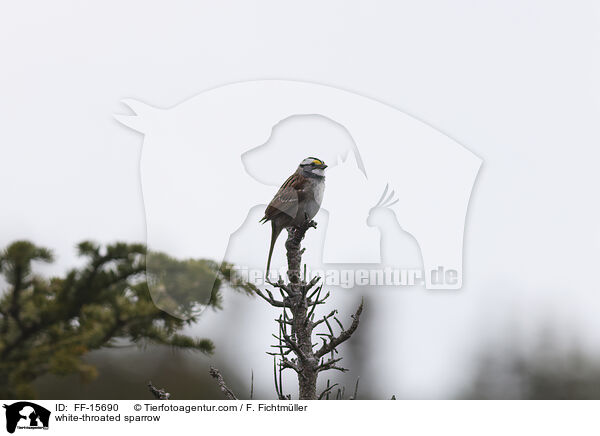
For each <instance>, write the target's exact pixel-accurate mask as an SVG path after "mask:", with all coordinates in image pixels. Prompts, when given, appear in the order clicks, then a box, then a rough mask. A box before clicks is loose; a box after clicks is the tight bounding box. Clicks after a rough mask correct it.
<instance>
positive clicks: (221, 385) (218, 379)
mask: <svg viewBox="0 0 600 436" xmlns="http://www.w3.org/2000/svg"><path fill="white" fill-rule="evenodd" d="M208 373H209V374H210V376H211V377H212V378H214V379H215V380H216V382H217V384H218V385H219V389H220V390H221V392H223V395H225V397H226V398H227V399H228V400H237V397H236V396H235V394H234V393H233V391H232V390H231V389H229V388H228V387H227V385H226V384H225V380H223V376H222V375H221V372H220V371H219V370H218V369H217V368H215V367H214V366H211V367H210V369H209V370H208Z"/></svg>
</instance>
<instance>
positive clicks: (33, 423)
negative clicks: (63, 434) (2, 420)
mask: <svg viewBox="0 0 600 436" xmlns="http://www.w3.org/2000/svg"><path fill="white" fill-rule="evenodd" d="M3 407H4V408H5V409H6V431H7V432H9V433H14V432H15V430H16V429H18V430H40V429H43V430H47V429H48V426H49V424H50V411H49V410H48V409H46V408H44V407H42V406H40V405H38V404H35V403H31V402H29V401H19V402H18V403H13V404H10V405H7V404H4V406H3Z"/></svg>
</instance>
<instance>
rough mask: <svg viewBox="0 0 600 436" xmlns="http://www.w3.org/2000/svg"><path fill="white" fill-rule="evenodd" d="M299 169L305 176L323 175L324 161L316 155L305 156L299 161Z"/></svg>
mask: <svg viewBox="0 0 600 436" xmlns="http://www.w3.org/2000/svg"><path fill="white" fill-rule="evenodd" d="M299 168H300V170H301V171H302V173H303V174H304V175H305V176H307V177H325V168H327V165H325V162H323V161H322V160H321V159H318V158H316V157H307V158H306V159H304V160H303V161H302V162H300V167H299Z"/></svg>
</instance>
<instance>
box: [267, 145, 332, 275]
mask: <svg viewBox="0 0 600 436" xmlns="http://www.w3.org/2000/svg"><path fill="white" fill-rule="evenodd" d="M325 168H327V165H325V162H323V161H322V160H321V159H317V158H316V157H307V158H306V159H304V160H303V161H302V162H301V163H300V165H299V166H298V169H297V170H296V172H295V173H294V174H292V175H291V176H290V177H289V178H288V179H287V180H286V181H285V182H284V184H283V185H281V188H279V191H277V194H275V197H273V200H271V202H270V203H269V205H268V206H267V209H266V210H265V216H264V217H263V218H262V219H261V220H260V222H261V223H265V222H267V221H271V246H270V247H269V258H268V260H267V272H266V275H267V276H268V275H269V269H270V267H271V256H272V255H273V247H274V246H275V241H277V238H278V237H279V234H280V233H281V231H282V230H283V229H285V228H288V227H291V226H293V225H300V224H303V223H304V222H305V221H308V220H311V219H313V218H314V216H315V215H316V214H317V212H318V211H319V208H320V207H321V202H322V201H323V192H324V191H325Z"/></svg>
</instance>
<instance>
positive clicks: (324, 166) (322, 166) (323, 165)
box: [319, 164, 327, 169]
mask: <svg viewBox="0 0 600 436" xmlns="http://www.w3.org/2000/svg"><path fill="white" fill-rule="evenodd" d="M319 168H323V169H325V168H327V165H325V164H321V165H319Z"/></svg>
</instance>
